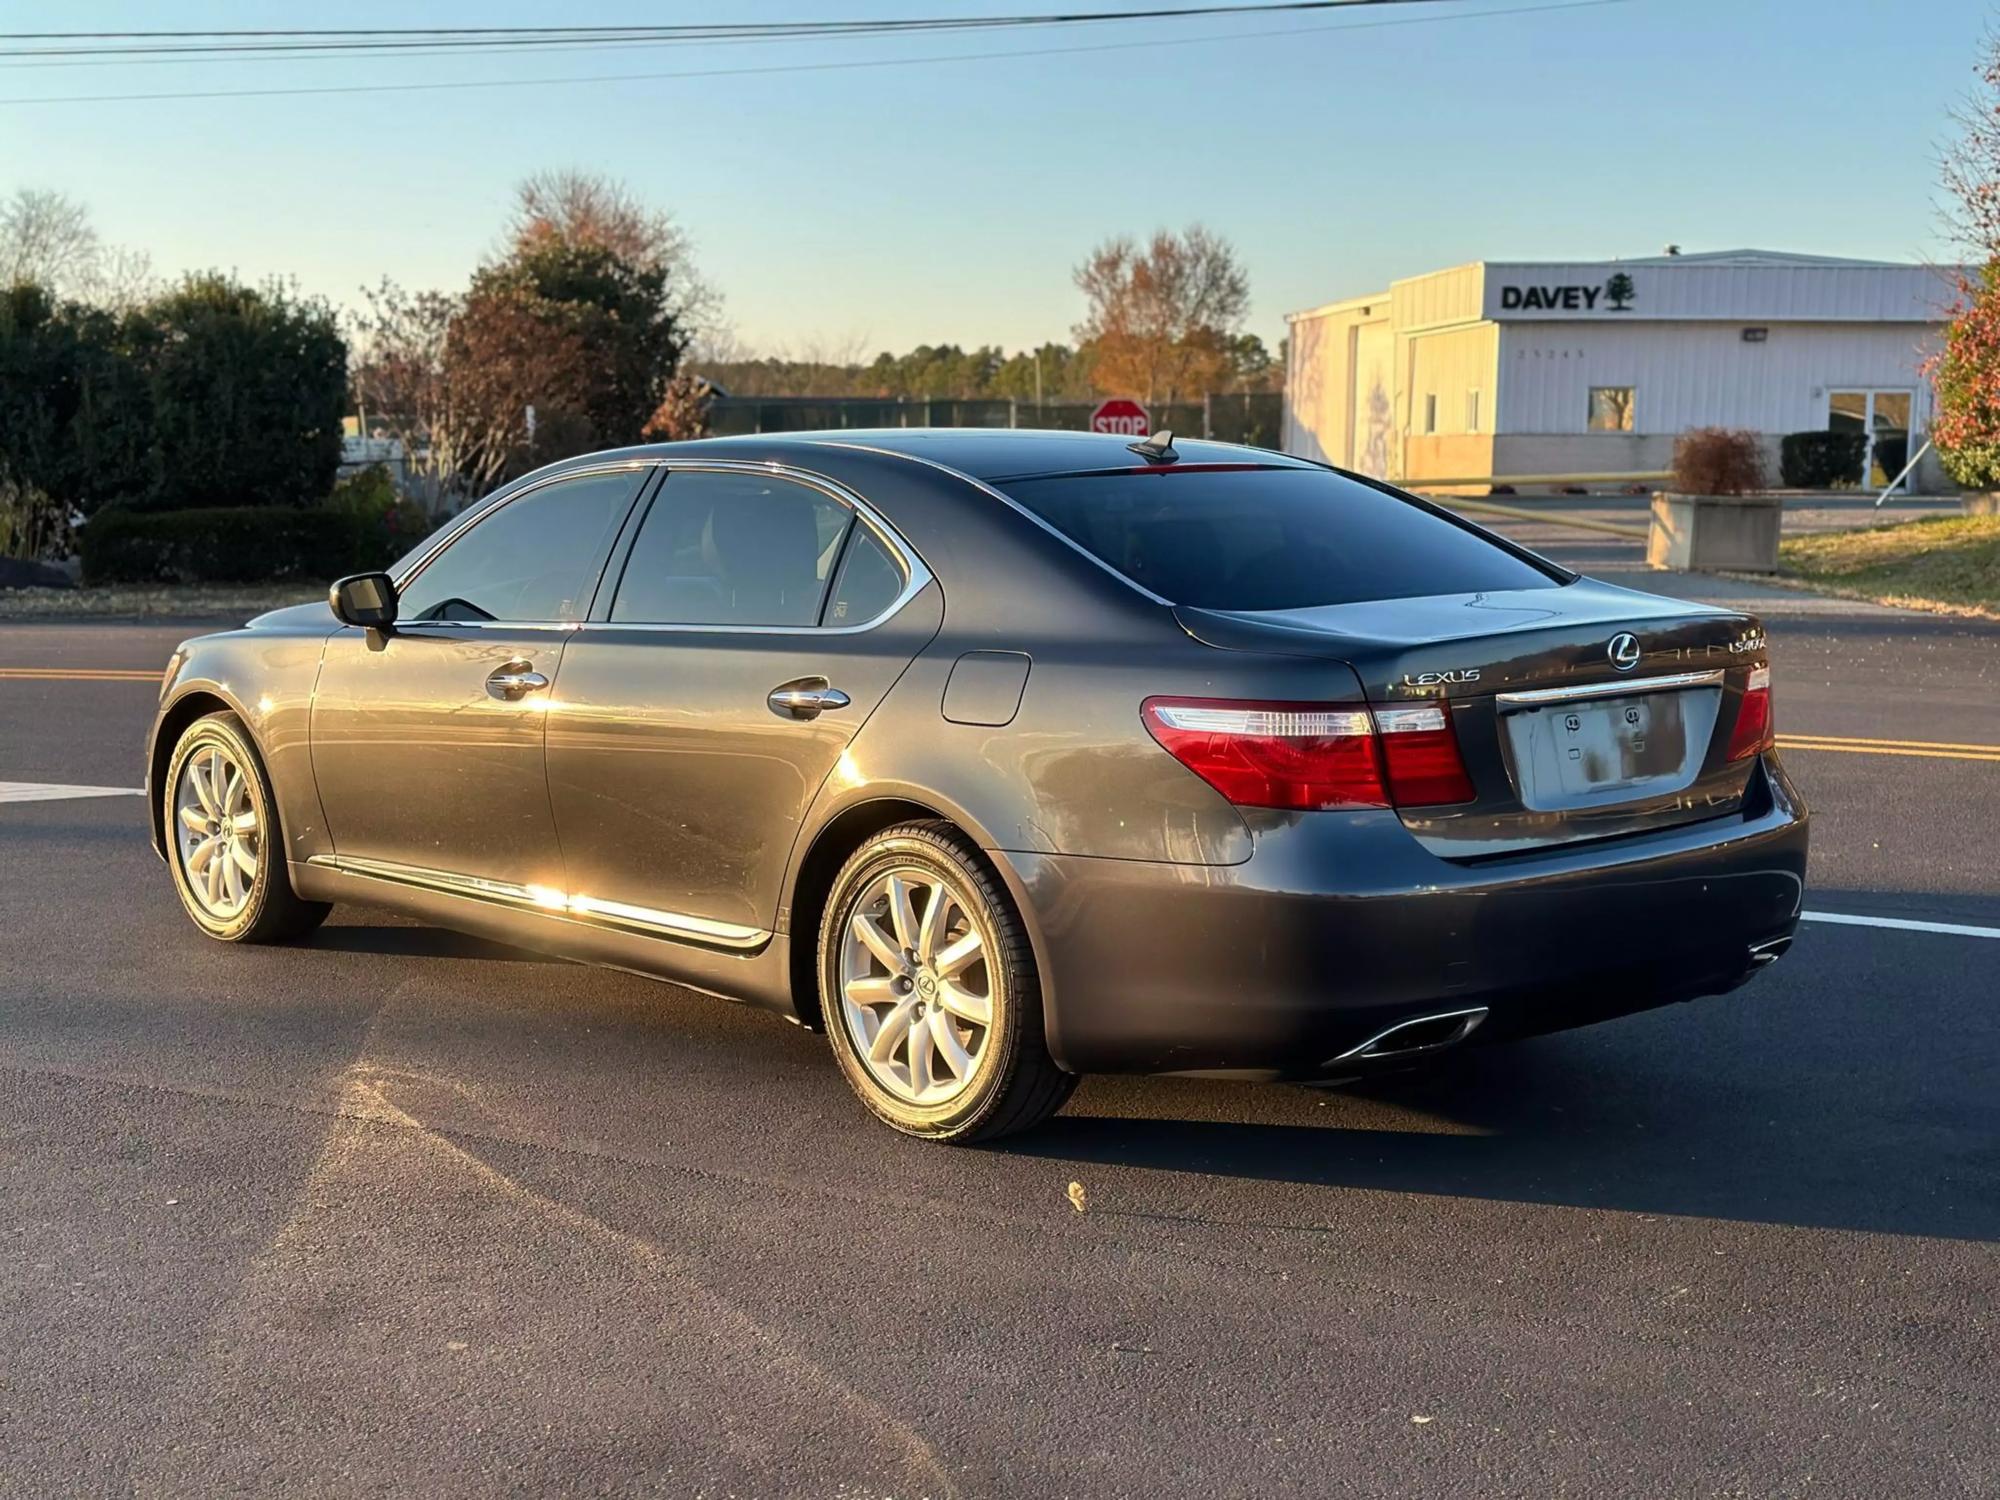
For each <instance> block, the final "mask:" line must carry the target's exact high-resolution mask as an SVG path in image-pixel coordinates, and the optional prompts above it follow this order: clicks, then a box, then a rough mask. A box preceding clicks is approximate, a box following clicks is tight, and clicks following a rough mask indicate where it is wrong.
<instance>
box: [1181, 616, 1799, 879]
mask: <svg viewBox="0 0 2000 1500" xmlns="http://www.w3.org/2000/svg"><path fill="white" fill-rule="evenodd" d="M1176 614H1177V616H1178V617H1179V619H1180V621H1181V624H1182V626H1183V628H1185V629H1186V630H1187V631H1188V632H1189V633H1190V634H1192V635H1193V636H1194V637H1195V638H1196V639H1198V640H1202V641H1205V642H1207V643H1208V644H1210V645H1214V646H1218V647H1222V648H1225V649H1232V650H1249V651H1258V652H1265V653H1271V652H1276V653H1281V654H1292V655H1301V656H1310V657H1332V658H1336V659H1338V660H1340V661H1343V662H1345V663H1347V664H1348V665H1349V666H1350V667H1352V668H1353V669H1354V671H1355V673H1356V675H1357V676H1358V677H1359V678H1360V679H1361V682H1362V685H1363V689H1364V691H1365V693H1366V695H1367V697H1368V700H1369V702H1370V703H1371V704H1374V705H1377V706H1379V707H1390V706H1398V705H1408V704H1419V703H1428V702H1435V701H1438V700H1440V699H1441V700H1443V701H1444V702H1445V704H1446V707H1447V709H1448V711H1449V714H1450V721H1451V725H1452V728H1453V730H1454V732H1455V734H1456V736H1457V740H1458V746H1459V752H1460V754H1461V756H1462V757H1463V759H1464V762H1465V767H1466V771H1467V773H1468V775H1469V776H1470V778H1471V781H1472V784H1473V787H1474V790H1475V794H1476V795H1475V797H1474V798H1473V800H1472V801H1470V802H1465V803H1460V804H1457V805H1454V806H1449V807H1417V808H1404V809H1401V810H1400V816H1401V817H1402V819H1403V822H1404V824H1405V826H1406V827H1408V828H1409V830H1410V832H1411V833H1412V834H1413V835H1415V836H1416V837H1417V838H1418V839H1419V840H1420V841H1421V842H1422V843H1423V844H1424V845H1425V846H1426V847H1427V848H1429V849H1430V850H1431V851H1432V852H1433V853H1436V854H1439V855H1441V856H1444V857H1446V858H1452V859H1476V858H1482V857H1487V856H1493V855H1500V854H1510V853H1519V852H1522V851H1525V850H1530V849H1536V848H1543V847H1548V846H1552V845H1558V844H1564V843H1571V842H1575V841H1577V840H1581V839H1591V838H1608V837H1615V836H1618V835H1622V834H1630V833H1639V832H1644V831H1647V830H1651V829H1657V828H1664V827H1670V826H1673V825H1675V824H1680V823H1687V822H1693V821H1696V820H1699V819H1702V818H1710V817H1718V816H1723V815H1726V814H1729V813H1732V812H1735V811H1737V810H1738V809H1739V808H1740V807H1741V805H1742V800H1743V796H1744V793H1745V788H1746V786H1747V785H1748V782H1749V778H1750V775H1751V769H1752V766H1753V765H1754V757H1753V758H1747V759H1735V760H1732V759H1731V758H1730V756H1729V745H1730V736H1731V730H1732V728H1733V727H1734V725H1735V722H1736V714H1737V709H1738V707H1739V705H1740V704H1741V702H1742V698H1743V695H1744V693H1745V691H1746V690H1747V689H1748V686H1749V680H1750V673H1751V671H1752V670H1753V669H1754V668H1756V667H1760V666H1763V665H1765V662H1766V658H1765V653H1764V632H1763V629H1762V627H1761V626H1760V625H1759V624H1758V622H1757V621H1756V620H1755V619H1754V618H1752V617H1751V616H1749V615H1745V614H1740V613H1737V612H1735V611H1731V610H1723V609H1716V608H1712V607H1710V606H1706V605H1700V604H1691V603H1687V602H1684V601H1680V600H1672V599H1661V598H1658V597H1656V596H1653V595H1648V594H1641V593H1637V592H1634V591H1632V590H1630V589H1621V588H1617V587H1615V586H1613V585H1610V584H1603V583H1598V582H1595V581H1592V580H1588V579H1579V580H1577V581H1576V582H1574V583H1570V584H1568V585H1565V586H1564V587H1562V588H1556V589H1547V588H1541V589H1525V590H1518V591H1511V592H1500V593H1479V594H1451V595H1440V596H1434V597H1428V598H1414V599H1407V598H1406V599H1395V600H1385V601H1380V602H1367V603H1354V604H1337V605H1327V606H1319V607H1314V608H1307V609H1293V610H1273V611H1261V612H1256V613H1249V612H1232V611H1220V610H1201V609H1190V608H1186V607H1183V608H1181V609H1179V610H1177V611H1176Z"/></svg>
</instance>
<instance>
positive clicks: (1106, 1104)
mask: <svg viewBox="0 0 2000 1500" xmlns="http://www.w3.org/2000/svg"><path fill="white" fill-rule="evenodd" d="M1572 535H1573V534H1572ZM1537 540H1539V541H1542V542H1544V543H1545V544H1547V545H1548V546H1549V550H1551V551H1555V552H1558V553H1562V552H1564V550H1565V547H1566V546H1567V543H1565V542H1564V541H1563V540H1562V538H1561V537H1560V536H1559V535H1556V534H1552V535H1551V536H1548V537H1539V538H1537ZM1572 555H1573V556H1574V557H1575V558H1576V559H1577V560H1578V561H1580V562H1587V563H1588V564H1589V565H1590V566H1591V567H1593V568H1594V569H1597V570H1599V571H1602V572H1604V573H1605V575H1606V576H1610V577H1613V578H1616V579H1618V581H1626V582H1634V581H1646V582H1652V581H1657V580H1650V579H1639V578H1634V577H1631V576H1627V571H1625V570H1629V569H1630V566H1631V563H1632V559H1631V557H1630V556H1628V555H1625V554H1624V553H1622V552H1620V551H1619V548H1618V544H1615V543H1614V544H1612V547H1611V548H1610V550H1609V551H1608V552H1607V551H1605V550H1603V549H1597V548H1596V543H1595V542H1592V543H1590V544H1589V545H1586V546H1582V547H1578V548H1574V549H1572ZM1669 586H1675V585H1674V584H1673V583H1672V581H1669ZM1679 586H1682V587H1686V586H1687V585H1684V584H1683V585H1679ZM1693 587H1694V588H1696V589H1699V590H1705V591H1706V592H1707V593H1708V594H1709V595H1710V596H1713V597H1732V598H1734V597H1745V594H1746V589H1747V586H1739V585H1734V584H1720V585H1718V584H1715V583H1713V582H1710V583H1708V584H1706V585H1703V584H1696V585H1694V586H1693ZM1747 594H1748V595H1749V596H1751V602H1753V603H1755V604H1757V605H1758V607H1762V608H1766V610H1767V615H1768V619H1769V623H1770V626H1771V631H1772V635H1773V640H1774V647H1773V651H1774V658H1775V662H1776V676H1777V683H1778V693H1779V698H1778V713H1779V729H1780V732H1781V733H1785V734H1802V733H1812V734H1816V735H1824V736H1833V737H1836V738H1839V739H1842V740H1847V741H1852V740H1856V739H1869V740H1882V741H1891V740H1893V741H1899V742H1906V743H1908V742H1918V743H1925V744H1937V743H1950V744H1959V745H2000V628H1995V627H1992V626H1980V625H1974V624H1967V623H1960V622H1954V621H1947V620H1938V619H1930V618H1922V617H1916V616H1910V615H1903V614H1893V613H1888V612H1879V611H1867V610H1857V609H1854V608H1851V607H1848V606H1840V607H1838V608H1828V607H1827V606H1826V605H1825V603H1824V602H1823V601H1818V600H1814V599H1810V598H1806V597H1804V596H1796V595H1793V596H1786V595H1777V594H1775V593H1773V594H1772V595H1771V596H1770V597H1768V598H1767V597H1765V591H1760V590H1755V589H1747ZM187 633H189V631H188V628H186V627H165V628H159V627H151V626H146V627H138V626H115V625H76V626H24V625H15V626H0V781H17V782H54V783H65V784H97V785H111V786H121V785H122V786H130V785H136V784H137V781H138V774H139V773H138V764H137V763H138V739H139V736H140V735H141V733H142V731H143V728H144V725H145V723H146V721H147V718H148V714H149V711H150V708H151V704H152V699H153V690H152V688H151V686H150V685H149V684H147V683H146V682H144V681H118V680H104V679H95V680H91V679H76V678H67V677H65V678H47V677H35V678H25V677H9V676H7V675H6V674H7V672H8V670H9V669H20V668H62V669H65V670H70V671H75V670H80V669H105V668H152V667H154V666H156V665H158V664H159V663H160V662H161V661H162V660H163V658H164V656H165V653H166V651H167V649H168V648H169V647H170V646H171V644H172V643H173V642H174V641H175V640H178V639H179V638H181V637H182V636H183V635H185V634H187ZM1787 760H1788V763H1789V764H1790V765H1791V767H1792V769H1793V771H1794V774H1795V776H1796V777H1797V779H1798V780H1799V781H1800V782H1801V783H1802V784H1803V786H1804V788H1805V791H1806V794H1807V796H1808V798H1809V800H1810V801H1811V802H1812V804H1813V808H1814V812H1815V814H1816V819H1817V821H1816V825H1815V846H1814V872H1813V873H1814V884H1815V889H1814V891H1813V894H1812V896H1811V898H1810V900H1809V902H1808V905H1809V906H1810V907H1812V908H1814V909H1819V910H1827V911H1833V912H1839V913H1850V914H1863V915H1867V914H1875V915H1888V916H1893V917H1900V918H1906V919H1918V920H1933V921H1941V922H1950V923H1959V924H1969V925H1983V926H1987V927H1995V928H2000V861H1997V860H1996V857H1995V854H1994V849H1993V846H1994V836H1995V833H1996V831H2000V764H1996V763H1994V762H1993V761H1990V760H1979V759H1976V758H1969V757H1968V756H1966V755H1965V754H1964V753H1963V752H1960V753H1955V754H1939V753H1924V754H1892V753H1883V752H1882V751H1880V750H1877V751H1868V750H1865V749H1855V748H1852V747H1851V746H1850V747H1849V748H1847V749H1819V750H1809V749H1797V750H1793V751H1789V752H1787ZM1996 973H2000V942H1995V941H1993V940H1991V939H1980V938H1974V937H1965V936H1953V935H1946V934H1939V933H1930V932H1914V931H1902V930H1884V929H1877V928H1867V927H1852V926H1834V925H1826V924H1821V923H1809V924H1807V926H1806V927H1805V928H1804V929H1802V935H1801V937H1800V939H1799V941H1798V943H1797V945H1796V946H1795V948H1794V949H1793V952H1792V954H1791V955H1790V956H1789V957H1787V958H1786V959H1785V960H1784V961H1783V962H1781V963H1780V964H1778V965H1777V966H1776V967H1775V968H1774V969H1773V970H1771V971H1770V972H1769V973H1767V974H1766V975H1764V976H1762V977H1761V978H1760V979H1758V980H1757V981H1756V982H1755V983H1754V984H1753V985H1751V986H1750V987H1749V988H1748V989H1745V990H1742V991H1739V992H1737V993H1736V994H1735V995H1732V996H1729V997H1726V998H1722V999H1717V1000H1711V1001H1706V1002H1699V1003H1697V1004H1694V1005H1691V1006H1681V1007H1676V1008H1673V1009H1671V1010H1667V1011H1660V1012H1654V1013H1651V1014H1648V1015H1644V1016H1638V1017H1634V1018H1631V1019H1628V1020H1624V1021H1619V1022H1616V1023H1612V1024H1609V1025H1605V1026H1601V1027H1597V1028H1594V1029H1591V1030H1587V1031H1581V1032H1575V1033H1569V1034H1566V1035H1561V1036H1555V1037H1548V1038H1543V1039H1540V1040H1536V1041H1533V1042H1528V1043H1523V1044H1518V1045H1515V1046H1511V1047H1506V1048H1495V1049H1492V1050H1490V1051H1486V1052H1476V1053H1470V1054H1467V1055H1466V1056H1465V1057H1464V1058H1462V1059H1461V1060H1460V1061H1458V1062H1457V1063H1456V1064H1455V1065H1453V1066H1452V1067H1451V1068H1450V1069H1448V1070H1446V1071H1444V1072H1441V1073H1440V1074H1437V1075H1435V1076H1432V1077H1429V1078H1425V1079H1414V1080H1405V1081H1400V1082H1392V1083H1383V1084H1379V1085H1375V1086H1372V1087H1370V1088H1368V1089H1365V1090H1361V1091H1349V1092H1344V1093H1333V1094H1325V1093H1316V1092H1313V1091H1309V1090H1304V1089H1294V1088H1281V1087H1262V1088H1253V1087H1247V1086H1240V1085H1223V1084H1205V1083H1190V1082H1180V1081H1171V1080H1150V1081H1146V1080H1091V1081H1088V1082H1086V1083H1085V1085H1084V1086H1083V1087H1082V1088H1081V1089H1080V1090H1079V1091H1078V1093H1077V1095H1076V1096H1075V1098H1074V1100H1073V1101H1072V1103H1071V1104H1070V1105H1069V1107H1068V1108H1067V1109H1066V1110H1065V1111H1064V1113H1063V1114H1062V1115H1061V1116H1060V1117H1058V1119H1057V1120H1056V1121H1055V1122H1054V1123H1053V1124H1052V1125H1051V1126H1050V1127H1048V1128H1047V1129H1045V1130H1043V1131H1042V1132H1040V1133H1039V1134H1036V1135H1034V1136H1032V1137H1029V1138H1026V1139H1023V1140H1019V1141H1015V1142H1010V1143H1006V1144H1004V1145H1003V1146H1002V1147H1000V1148H996V1149H989V1150H948V1149H941V1148H937V1147H930V1146H923V1145H918V1144H914V1143H908V1142H904V1141H902V1140H900V1139H899V1138H896V1137H894V1136H892V1135H890V1134H888V1133H887V1132H885V1131H884V1130H882V1129H881V1128H879V1127H877V1126H874V1125H873V1124H871V1123H870V1122H868V1121H867V1120H866V1119H865V1118H864V1116H863V1115H862V1113H861V1111H860V1109H859V1107H858V1105H856V1104H855V1103H854V1102H853V1100H852V1099H851V1098H850V1096H849V1095H848V1094H847V1091H846V1088H845V1086H844V1085H843V1084H842V1082H841V1080H840V1078H839V1076H838V1075H837V1073H836V1072H835V1070H834V1068H833V1066H832V1063H831V1060H830V1059H829V1057H828V1056H827V1054H826V1045H825V1042H824V1039H822V1038H819V1037H815V1036H811V1035H808V1034H806V1033H803V1032H801V1031H799V1030H797V1029H795V1028H792V1027H789V1026H786V1025H784V1024H783V1023H781V1022H779V1021H777V1020H775V1019H772V1018H769V1017H767V1016H764V1015H761V1014H758V1013H753V1012H751V1011H748V1010H745V1009H741V1008H737V1007H732V1006H729V1005H727V1004H723V1003H720V1002H717V1001H714V1000H711V999H705V998H702V997H699V996H696V995H692V994H689V993H686V992H683V991H680V990H678V989H676V988H674V987H672V986H668V985H662V984H655V983H650V982H648V981H645V980H641V979H637V978H633V977H629V976H625V975H621V974H615V973H607V972H598V971H592V970H586V969H582V968H577V967H574V966H570V965H565V964H560V963H553V962H546V961H542V960H538V959H536V958H532V957H529V956H526V955H523V954H520V953H517V952H514V951H511V950H507V949H503V948H499V947H494V946H490V945H486V944H482V943H478V942H474V941H471V940H467V939H462V938H458V937H455V936H452V935H450V934H447V933H442V932H437V931H433V930H427V929H423V928H418V927H415V926H411V925H408V924H405V923H402V922H400V921H398V920H395V919H391V918H385V917H382V916H380V915H377V914H372V913H369V912H366V911H363V910H360V909H342V910H340V911H338V912H337V913H336V915H335V918H334V920H333V922H332V923H331V924H330V925H329V926H328V927H326V928H325V929H324V930H322V932H321V933H320V934H318V935H317V936H316V937H315V938H314V940H313V941H312V942H311V943H309V944H308V945H306V946H302V947H298V948H290V949H265V950H237V949H224V948H221V947H218V946H216V945H213V944H210V943H207V942H206V941H204V940H203V939H201V938H200V937H198V936H197V935H196V934H195V932H194V931H193V929H192V928H191V927H190V926H189V925H188V924H187V922H186V921H185V919H184V918H183V917H182V915H181V913H180V911H179V909H178V907H177V905H176V903H175V901H174V897H173V895H172V892H171V890H170V889H169V886H168V883H167V878H166V875H165V872H164V870H163V869H162V867H161V866H160V865H159V864H158V862H157V861H156V860H155V859H154V858H153V856H152V854H151V853H150V851H149V850H148V849H147V847H146V843H145V839H144V835H143V828H142V813H141V808H140V805H139V802H138V799H137V798H132V797H108V798H93V799H82V800H60V801H46V802H14V803H7V804H3V805H0V1494H9V1495H15V1494H18V1495H34V1496H43V1495H52V1494H90V1495H95V1494H128V1493H136V1494H142V1495H164V1494H186V1493H203V1494H207V1493H251V1492H257V1493H311V1494H319V1495H326V1494H366V1493H390V1492H393V1493H398V1494H498V1493H515V1494H553V1493H564V1494H567V1493H597V1492H618V1493H625V1492H633V1491H644V1492H652V1493H662V1494H672V1495H713V1496H724V1495H813V1496H835V1495H855V1496H861V1495H870V1496H897V1497H912V1496H925V1495H928V1496H942V1495H968V1496H971V1495H1023V1496H1058V1495H1147V1496H1154V1495H1212V1494H1246V1495H1248V1494H1255V1495H1279V1494H1307V1495H1327V1494H1342V1493H1352V1494H1364V1495H1388V1494H1406V1495H1426V1496H1432V1495H1489V1494H1490V1495H1522V1496H1546V1495H1580V1496H1593V1497H1595V1496H1606V1495H1633V1496H1648V1497H1652V1496H1666V1495H1704V1496H1705V1495H1754V1496H1777V1495H1856V1496H1864V1495H1865V1496H1889V1495H1895V1496H1902V1495H1910V1496H1916V1495H1924V1496H1930V1495H1990V1494H1993V1493H1994V1492H1995V1491H1996V1490H2000V1424H1996V1422H1995V1417H1994V1413H1995V1411H1996V1410H2000V1333H1997V1332H1996V1314H1995V1300H1996V1299H1995V1293H1996V1291H2000V1255H1996V1242H2000V982H1996V979H1995V974H1996ZM1072 1182H1077V1183H1081V1184H1082V1185H1083V1188H1084V1191H1085V1195H1086V1205H1087V1207H1086V1211H1084V1212H1081V1213H1079V1212H1077V1211H1076V1210H1075V1209H1074V1208H1072V1207H1071V1205H1070V1202H1069V1200H1068V1197H1067V1196H1066V1190H1067V1189H1068V1187H1069V1185H1070V1184H1071V1183H1072Z"/></svg>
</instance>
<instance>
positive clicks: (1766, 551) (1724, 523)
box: [1646, 491, 1785, 573]
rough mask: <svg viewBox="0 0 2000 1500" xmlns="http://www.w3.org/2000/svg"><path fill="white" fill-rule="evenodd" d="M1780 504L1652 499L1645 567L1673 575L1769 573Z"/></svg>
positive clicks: (1763, 499)
mask: <svg viewBox="0 0 2000 1500" xmlns="http://www.w3.org/2000/svg"><path fill="white" fill-rule="evenodd" d="M1784 519H1785V505H1784V502H1783V501H1782V500H1780V499H1779V498H1778V497H1777V496H1775V495H1670V494H1667V493H1665V492H1664V491H1662V492H1660V493H1657V494H1655V495H1654V496H1653V529H1652V534H1651V535H1650V536H1648V537H1647V539H1646V562H1647V565H1648V566H1650V567H1655V568H1671V569H1673V570H1674V571H1675V572H1679V573H1775V572H1777V571H1778V532H1779V530H1780V528H1781V527H1782V526H1783V523H1784Z"/></svg>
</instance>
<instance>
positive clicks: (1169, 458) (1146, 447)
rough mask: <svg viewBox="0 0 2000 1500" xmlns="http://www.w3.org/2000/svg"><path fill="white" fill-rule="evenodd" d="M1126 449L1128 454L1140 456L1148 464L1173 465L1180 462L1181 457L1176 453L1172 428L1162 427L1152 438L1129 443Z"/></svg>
mask: <svg viewBox="0 0 2000 1500" xmlns="http://www.w3.org/2000/svg"><path fill="white" fill-rule="evenodd" d="M1125 447H1126V450H1127V451H1128V452H1131V453H1136V454H1138V455H1139V457H1141V458H1143V459H1145V460H1146V461H1147V462H1148V463H1155V464H1171V463H1177V462H1179V460H1180V455H1179V454H1178V453H1176V452H1174V430H1173V428H1171V427H1162V428H1161V429H1160V430H1159V431H1158V432H1156V433H1154V434H1153V435H1152V436H1151V437H1142V438H1140V439H1139V441H1138V442H1136V443H1127V444H1126V445H1125Z"/></svg>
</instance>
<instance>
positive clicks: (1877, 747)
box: [1778, 734, 2000, 764]
mask: <svg viewBox="0 0 2000 1500" xmlns="http://www.w3.org/2000/svg"><path fill="white" fill-rule="evenodd" d="M1778 748H1779V749H1780V750H1833V751H1838V752H1840V753H1841V754H1844V755H1905V756H1912V757H1914V758H1916V759H1919V760H1974V761H1987V762H1990V763H1995V764H2000V745H1953V744H1946V743H1938V742H1931V741H1926V740H1870V739H1848V738H1844V737H1842V736H1839V735H1831V734H1781V735H1779V736H1778Z"/></svg>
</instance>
